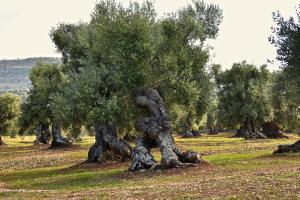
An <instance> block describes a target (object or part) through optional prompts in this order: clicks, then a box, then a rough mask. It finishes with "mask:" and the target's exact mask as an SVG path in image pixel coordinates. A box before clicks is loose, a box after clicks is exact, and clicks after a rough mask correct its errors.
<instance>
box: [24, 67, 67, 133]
mask: <svg viewBox="0 0 300 200" xmlns="http://www.w3.org/2000/svg"><path fill="white" fill-rule="evenodd" d="M30 80H31V83H32V88H31V89H30V91H29V93H28V97H27V99H26V100H25V101H24V102H23V103H22V105H21V110H22V116H21V118H20V124H21V127H22V128H23V129H27V128H29V127H30V126H32V125H35V124H36V123H45V124H47V123H48V124H49V123H51V122H53V120H54V119H55V118H54V114H53V112H52V110H51V104H52V102H53V98H52V95H54V94H55V93H56V92H58V90H59V85H61V84H62V83H63V75H62V72H61V69H60V66H59V65H58V64H47V63H38V64H37V66H35V67H34V68H32V70H31V72H30Z"/></svg>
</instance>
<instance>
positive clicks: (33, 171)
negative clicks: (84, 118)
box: [0, 133, 300, 199]
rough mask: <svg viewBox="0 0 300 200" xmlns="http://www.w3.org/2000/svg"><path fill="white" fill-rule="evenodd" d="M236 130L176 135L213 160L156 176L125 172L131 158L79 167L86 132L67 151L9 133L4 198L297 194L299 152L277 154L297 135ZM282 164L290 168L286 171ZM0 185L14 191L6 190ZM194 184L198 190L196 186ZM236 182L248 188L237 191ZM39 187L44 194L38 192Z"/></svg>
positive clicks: (0, 176) (2, 171)
mask: <svg viewBox="0 0 300 200" xmlns="http://www.w3.org/2000/svg"><path fill="white" fill-rule="evenodd" d="M232 135H233V134H232V133H226V134H221V135H215V136H207V135H204V136H201V137H197V138H188V139H185V138H180V137H175V140H176V142H177V144H178V146H179V147H180V148H182V149H185V150H188V149H192V150H196V151H199V152H200V153H201V154H202V155H203V156H202V158H203V159H204V160H206V161H208V162H209V164H210V167H209V168H208V169H206V168H205V167H204V168H203V169H202V168H200V169H199V170H195V169H193V168H191V169H182V170H180V171H178V172H176V173H172V171H171V172H170V173H169V172H164V171H162V172H159V173H158V172H155V173H154V172H153V173H154V175H149V174H152V173H151V172H150V173H149V172H144V173H145V176H143V172H142V173H139V174H138V175H134V174H130V173H129V175H128V177H127V176H125V175H124V174H127V173H128V172H127V169H128V165H129V164H130V163H129V162H126V163H121V164H117V163H116V164H117V165H115V164H114V163H112V164H109V165H103V166H104V167H102V165H99V166H97V165H96V166H94V167H92V168H90V167H84V166H83V167H76V166H77V164H78V163H82V162H83V161H84V160H85V159H86V158H87V152H88V149H89V147H90V146H91V145H92V144H93V143H94V138H93V137H88V136H84V137H83V140H82V141H81V142H78V143H76V144H75V147H74V148H72V149H64V150H50V149H48V147H49V146H47V145H33V144H32V141H33V140H34V137H32V136H26V137H24V138H21V137H17V138H13V139H11V138H9V137H4V138H3V140H5V142H6V144H7V145H6V146H4V147H1V148H0V199H1V198H3V199H37V198H38V199H41V198H53V197H55V195H57V194H56V193H59V194H61V195H67V196H70V195H72V194H73V193H76V192H78V193H80V195H82V197H83V198H82V199H84V198H85V197H88V199H89V198H90V197H91V195H92V199H99V198H108V199H115V197H120V195H121V197H124V198H125V197H135V198H141V197H144V195H145V194H147V195H150V196H151V195H154V196H153V197H157V196H164V197H174V198H175V199H176V198H177V199H178V198H179V199H180V198H181V197H184V198H192V199H193V198H196V199H198V198H199V197H200V196H199V192H200V191H202V193H201V194H205V191H206V193H210V190H213V191H214V193H213V194H211V196H215V197H222V199H244V198H248V199H253V198H256V197H257V195H258V194H259V195H260V196H261V197H268V196H274V198H275V199H276V198H281V197H282V195H285V196H284V197H287V198H292V199H293V198H298V196H297V193H295V190H297V187H298V189H299V187H300V181H299V178H300V175H299V174H300V172H299V169H300V168H299V166H300V153H299V154H283V155H272V152H273V151H274V150H275V149H276V148H277V146H278V145H279V144H291V143H294V142H295V141H297V140H298V139H299V137H298V136H296V135H295V134H292V135H289V136H290V138H288V139H280V140H244V139H242V138H232V137H231V136H232ZM152 152H153V154H154V157H155V159H156V160H157V161H159V160H160V153H159V150H158V149H153V150H152ZM105 166H106V167H105ZM110 166H111V167H110ZM281 169H285V170H284V171H282V172H281V171H280V170H281ZM297 170H298V171H297ZM147 174H148V175H147ZM265 174H269V175H265ZM248 176H249V177H248ZM270 181H271V182H270ZM250 184H251V187H249V185H250ZM287 184H292V185H293V187H294V189H293V188H288V189H287V191H286V190H285V189H284V187H285V186H286V185H287ZM1 185H2V186H1ZM259 185H262V186H260V187H259ZM1 187H4V188H6V189H10V190H11V191H3V192H1ZM193 187H196V188H198V189H196V190H193ZM237 187H240V190H241V191H242V192H243V193H240V192H238V190H237V189H238V188H237ZM206 188H207V189H206ZM249 188H250V189H249ZM251 188H254V189H251ZM227 189H231V190H228V191H227ZM20 190H22V191H23V190H25V191H28V192H24V191H23V192H20ZM39 190H41V191H43V193H42V194H39V193H34V192H33V191H39ZM86 190H87V192H84V191H86ZM186 190H188V191H189V192H185V191H186ZM112 191H113V192H112ZM133 191H134V192H133ZM221 191H223V192H221ZM253 191H255V192H256V193H255V194H254V193H253ZM299 191H300V190H299ZM284 192H285V193H284ZM53 195H54V196H53ZM122 195H124V196H122ZM267 199H268V198H267Z"/></svg>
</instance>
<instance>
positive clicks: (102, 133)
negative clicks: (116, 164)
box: [86, 123, 132, 163]
mask: <svg viewBox="0 0 300 200" xmlns="http://www.w3.org/2000/svg"><path fill="white" fill-rule="evenodd" d="M95 131H96V135H95V139H96V142H95V144H94V145H93V146H92V147H91V148H90V150H89V153H88V159H87V161H86V163H95V162H100V163H101V162H103V161H105V160H109V159H112V158H121V159H122V160H123V161H124V160H126V159H127V158H130V155H131V150H132V149H131V146H130V145H129V144H128V143H127V142H126V141H124V140H122V139H119V138H118V131H117V127H116V125H115V124H112V123H107V124H96V125H95Z"/></svg>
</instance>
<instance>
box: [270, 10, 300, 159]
mask: <svg viewBox="0 0 300 200" xmlns="http://www.w3.org/2000/svg"><path fill="white" fill-rule="evenodd" d="M296 12H297V16H296V17H295V18H294V17H290V18H289V19H284V18H283V17H282V15H281V14H280V13H279V12H274V13H273V19H274V22H275V26H274V27H273V28H272V30H273V35H272V36H270V38H269V41H270V43H271V44H273V45H274V46H275V47H276V49H277V60H278V61H279V62H280V63H281V67H282V71H283V74H282V76H283V78H281V79H283V80H285V81H284V82H285V84H284V91H283V94H284V95H283V96H284V98H285V99H286V101H285V103H286V105H287V108H288V109H290V112H293V113H294V115H293V118H294V119H292V121H294V120H296V121H297V120H298V122H299V109H300V78H299V77H300V59H299V53H300V23H299V20H300V12H299V10H297V11H296ZM297 113H298V114H297ZM290 114H291V113H289V115H290ZM298 128H299V127H298ZM299 151H300V141H298V142H296V143H295V144H293V145H280V146H279V147H278V150H277V151H276V153H282V152H299Z"/></svg>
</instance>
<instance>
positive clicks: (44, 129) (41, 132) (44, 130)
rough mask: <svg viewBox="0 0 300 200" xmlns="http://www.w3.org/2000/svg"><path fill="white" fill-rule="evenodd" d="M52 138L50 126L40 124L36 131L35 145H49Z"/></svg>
mask: <svg viewBox="0 0 300 200" xmlns="http://www.w3.org/2000/svg"><path fill="white" fill-rule="evenodd" d="M50 138H51V133H50V130H49V125H48V124H43V123H40V124H38V126H37V129H36V139H35V141H34V143H35V144H40V143H42V144H49V142H50Z"/></svg>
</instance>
